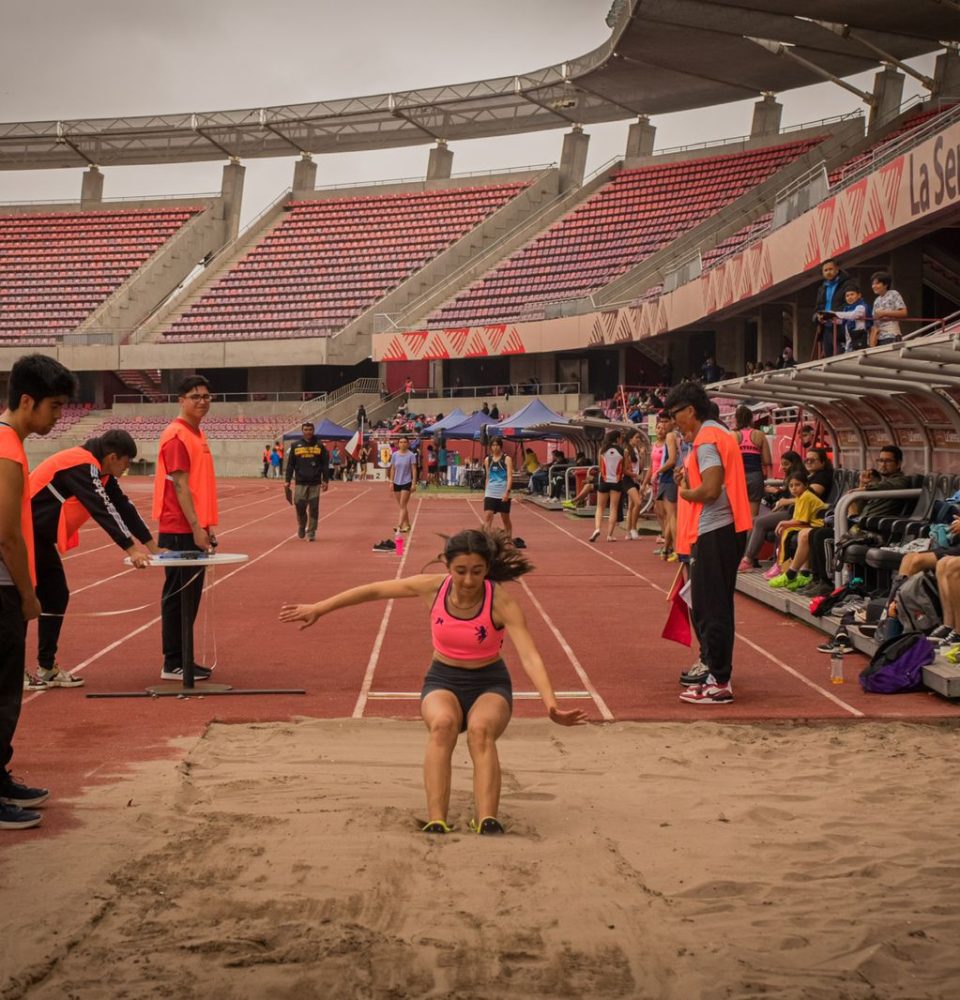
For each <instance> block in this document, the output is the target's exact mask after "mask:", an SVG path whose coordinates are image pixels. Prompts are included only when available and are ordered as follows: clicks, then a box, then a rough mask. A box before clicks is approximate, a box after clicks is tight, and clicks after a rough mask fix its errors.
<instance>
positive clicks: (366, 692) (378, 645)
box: [353, 497, 423, 719]
mask: <svg viewBox="0 0 960 1000" xmlns="http://www.w3.org/2000/svg"><path fill="white" fill-rule="evenodd" d="M422 509H423V499H422V498H420V497H418V498H417V512H416V514H414V515H413V523H412V524H411V525H410V531H409V532H408V534H407V538H406V542H405V543H404V546H403V555H402V556H401V557H400V565H399V566H398V567H397V572H396V573H395V574H394V577H393V578H394V580H399V579H400V577H401V576H402V575H403V567H404V566H405V565H406V564H407V556H408V555H410V545H409V543H410V542H412V541H413V536H414V533H415V532H416V530H417V521H418V520H419V519H420V511H421V510H422ZM393 601H394V599H393V598H392V597H391V598H390V600H389V601H387V606H386V608H384V611H383V618H381V619H380V628H379V629H378V631H377V638H376V639H375V640H374V643H373V649H371V650H370V659H369V660H367V669H366V671H365V672H364V674H363V681H362V682H361V684H360V693H359V694H358V695H357V703H356V705H354V706H353V718H354V719H362V718H363V710H364V709H365V708H366V707H367V699H368V698H369V697H370V689H371V687H373V675H374V674H375V673H376V670H377V663H378V662H379V660H380V651H381V650H382V649H383V640H384V637H385V636H386V634H387V626H388V625H389V624H390V614H391V612H392V611H393Z"/></svg>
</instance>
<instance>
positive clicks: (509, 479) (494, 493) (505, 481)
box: [483, 437, 513, 538]
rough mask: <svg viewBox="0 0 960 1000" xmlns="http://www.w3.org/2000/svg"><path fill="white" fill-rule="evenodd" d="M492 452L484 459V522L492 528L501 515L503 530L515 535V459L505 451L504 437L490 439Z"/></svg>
mask: <svg viewBox="0 0 960 1000" xmlns="http://www.w3.org/2000/svg"><path fill="white" fill-rule="evenodd" d="M489 447H490V454H489V455H487V457H486V458H485V459H484V460H483V468H484V474H485V477H486V478H485V480H484V489H483V523H484V526H485V527H486V528H487V529H488V530H490V529H492V528H493V518H494V516H495V515H496V514H499V515H500V520H501V521H502V522H503V530H504V531H505V532H506V533H507V535H508V536H509V537H511V538H512V537H513V523H512V522H511V520H510V487H511V486H512V485H513V459H512V458H511V457H510V456H509V455H505V454H504V453H503V438H501V437H494V438H491V439H490V445H489Z"/></svg>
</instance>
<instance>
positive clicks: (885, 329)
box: [870, 271, 907, 347]
mask: <svg viewBox="0 0 960 1000" xmlns="http://www.w3.org/2000/svg"><path fill="white" fill-rule="evenodd" d="M892 282H893V279H892V278H891V277H890V275H889V274H887V272H886V271H877V272H876V274H874V275H873V277H872V278H871V279H870V285H871V287H872V288H873V294H874V295H875V296H876V298H875V299H874V300H873V327H872V328H871V330H870V346H871V347H876V346H877V345H878V344H894V343H896V342H897V341H898V340H899V339H900V324H899V323H898V322H897V320H898V319H903V318H904V317H905V316H906V315H907V304H906V302H904V301H903V296H902V295H901V294H900V293H899V292H898V291H896V290H895V289H893V288H891V287H890V285H891V283H892Z"/></svg>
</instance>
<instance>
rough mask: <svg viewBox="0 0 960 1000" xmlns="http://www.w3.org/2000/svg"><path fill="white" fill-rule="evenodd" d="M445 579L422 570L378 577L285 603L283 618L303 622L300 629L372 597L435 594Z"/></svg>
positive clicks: (371, 599) (281, 611)
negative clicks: (335, 591)
mask: <svg viewBox="0 0 960 1000" xmlns="http://www.w3.org/2000/svg"><path fill="white" fill-rule="evenodd" d="M444 579H445V577H444V574H437V573H421V574H419V575H417V576H406V577H403V578H402V579H400V580H379V581H378V582H377V583H365V584H363V585H362V586H360V587H351V588H350V590H343V591H341V592H340V593H339V594H334V595H333V597H328V598H327V599H326V600H323V601H318V602H317V603H316V604H284V605H283V607H282V608H281V609H280V621H282V622H303V623H304V624H303V625H301V626H300V628H301V629H305V628H309V627H310V626H311V625H313V623H314V622H315V621H317V619H319V618H322V617H323V616H324V615H328V614H330V612H331V611H339V610H340V609H341V608H349V607H352V606H353V605H355V604H368V603H370V602H371V601H389V600H390V599H391V598H395V597H429V598H432V597H433V596H434V595H435V594H436V592H437V588H438V587H439V586H440V584H441V583H442V581H443V580H444Z"/></svg>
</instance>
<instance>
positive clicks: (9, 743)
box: [0, 354, 76, 830]
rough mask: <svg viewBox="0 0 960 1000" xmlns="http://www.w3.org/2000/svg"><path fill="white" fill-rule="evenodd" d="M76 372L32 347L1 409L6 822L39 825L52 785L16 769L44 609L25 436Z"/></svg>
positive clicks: (50, 419) (61, 401) (2, 818)
mask: <svg viewBox="0 0 960 1000" xmlns="http://www.w3.org/2000/svg"><path fill="white" fill-rule="evenodd" d="M75 387H76V380H75V379H74V377H73V375H71V374H70V372H69V371H67V369H66V368H64V367H63V365H61V364H60V362H59V361H54V359H53V358H48V357H46V356H44V355H42V354H30V355H27V356H25V357H22V358H20V359H19V360H18V361H16V362H15V363H14V365H13V367H12V368H11V369H10V379H9V383H8V386H7V407H6V409H5V410H4V411H3V413H2V414H0V830H26V829H29V828H30V827H34V826H39V825H40V821H41V820H42V818H43V817H42V815H41V814H40V813H39V812H37V811H36V807H37V806H39V805H40V804H41V803H43V802H45V801H46V800H47V799H48V798H49V796H50V793H49V792H48V791H47V789H46V788H31V787H29V786H28V785H24V784H21V783H20V782H19V781H16V780H15V779H14V778H13V776H12V775H11V774H10V771H9V765H10V761H11V759H12V757H13V736H14V733H15V732H16V729H17V723H18V722H19V721H20V709H21V706H22V705H23V672H24V669H25V667H26V634H27V622H28V621H30V620H31V619H32V618H39V617H40V601H39V599H38V598H37V594H36V590H35V589H34V588H35V586H36V579H37V577H36V569H35V564H34V556H33V519H32V517H31V514H30V468H29V466H28V464H27V456H26V453H25V452H24V450H23V442H24V441H25V440H26V439H27V438H28V437H29V436H30V435H31V434H49V433H50V431H52V430H53V428H54V425H55V424H56V422H57V420H59V418H60V413H61V411H62V410H63V407H64V406H65V405H66V403H67V401H68V400H69V399H70V397H71V395H73V391H74V388H75Z"/></svg>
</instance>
